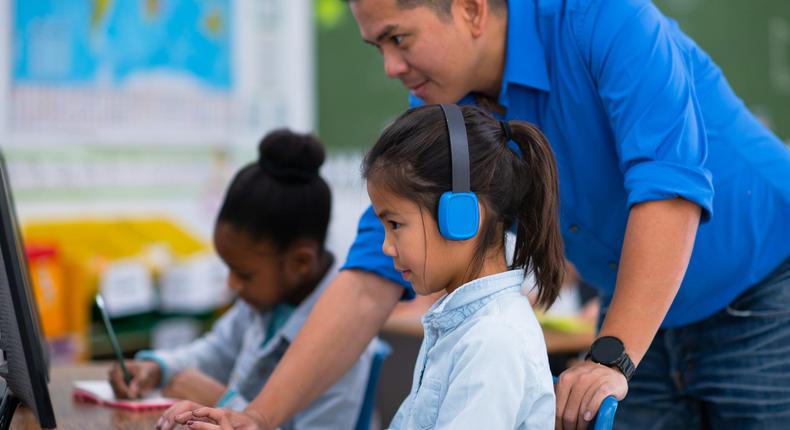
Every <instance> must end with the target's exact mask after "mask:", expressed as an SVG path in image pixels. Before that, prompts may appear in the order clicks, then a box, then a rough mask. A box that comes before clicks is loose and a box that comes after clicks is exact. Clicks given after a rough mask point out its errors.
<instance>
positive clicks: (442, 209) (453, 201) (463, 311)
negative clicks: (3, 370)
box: [362, 105, 564, 429]
mask: <svg viewBox="0 0 790 430" xmlns="http://www.w3.org/2000/svg"><path fill="white" fill-rule="evenodd" d="M513 143H515V145H516V148H511V147H510V145H512V144H513ZM362 170H363V176H364V177H365V178H366V179H367V187H368V194H369V195H370V199H371V201H372V203H373V209H374V211H375V212H376V215H377V216H378V217H379V219H380V220H381V222H382V224H383V225H384V228H385V232H386V233H385V239H384V243H383V245H382V249H383V251H384V253H385V254H387V255H389V256H391V257H392V258H393V263H394V265H395V268H396V269H397V270H398V271H399V272H401V275H402V276H403V278H404V279H406V280H408V281H409V282H411V284H412V286H413V287H414V290H415V291H416V292H417V294H431V293H434V292H437V291H442V290H443V291H446V293H447V295H446V296H444V297H443V298H441V299H439V301H437V302H436V303H435V304H434V305H433V306H432V307H431V309H430V310H429V311H428V312H427V313H426V314H425V316H424V317H423V325H424V330H425V337H424V340H423V344H422V347H421V349H420V353H419V355H418V358H417V363H416V365H415V370H414V379H413V385H412V389H411V393H410V394H409V396H408V397H407V398H406V400H405V401H404V402H403V404H402V405H401V407H400V409H399V410H398V413H397V414H396V416H395V418H394V420H393V422H392V424H391V426H390V427H391V428H393V429H423V428H434V427H441V428H452V429H466V428H469V429H479V428H496V429H523V428H553V427H554V410H555V404H554V402H555V400H554V390H553V386H552V377H551V373H550V370H549V365H548V361H547V354H546V346H545V343H544V340H543V335H542V332H541V329H540V326H539V325H538V322H537V320H536V318H535V315H534V313H533V311H532V307H531V305H530V302H529V300H528V299H527V297H525V296H524V295H523V294H522V293H523V292H522V283H523V281H524V277H525V273H526V272H525V271H527V270H532V271H533V272H534V275H535V279H536V281H537V290H538V291H537V298H538V304H539V305H542V306H549V305H550V304H551V303H552V302H553V301H554V299H555V298H556V296H557V293H558V291H559V288H560V283H561V278H562V273H563V262H564V260H563V247H562V239H561V236H560V230H559V225H558V222H559V221H558V191H557V190H558V186H557V169H556V166H555V162H554V157H553V155H552V152H551V149H550V147H549V144H548V142H547V141H546V139H545V138H544V137H543V135H542V134H541V133H540V132H539V131H538V130H537V128H535V127H533V126H532V125H530V124H528V123H526V122H522V121H510V122H500V121H497V120H495V119H494V118H493V117H492V116H491V115H489V114H488V113H486V112H485V111H483V110H481V109H478V108H476V107H473V106H464V107H460V108H459V107H458V106H456V105H431V106H423V107H419V108H415V109H411V110H409V111H407V112H406V113H404V114H403V115H401V116H400V117H399V118H398V119H397V120H395V122H394V123H393V124H392V125H390V126H389V127H387V129H386V130H385V131H384V132H383V134H382V135H381V137H380V138H379V139H378V142H377V143H376V145H375V146H374V147H373V148H372V149H371V150H370V152H369V153H368V154H367V156H366V157H365V160H364V162H363V169H362ZM511 227H515V231H516V249H515V255H514V256H513V257H512V263H510V264H509V265H508V263H507V259H506V253H505V243H504V240H505V232H506V231H507V230H508V229H509V228H511Z"/></svg>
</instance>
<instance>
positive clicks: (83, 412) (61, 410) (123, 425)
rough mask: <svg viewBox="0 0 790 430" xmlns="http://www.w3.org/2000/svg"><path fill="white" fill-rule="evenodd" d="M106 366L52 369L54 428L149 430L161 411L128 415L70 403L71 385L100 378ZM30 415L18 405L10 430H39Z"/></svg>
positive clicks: (82, 365)
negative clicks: (81, 380)
mask: <svg viewBox="0 0 790 430" xmlns="http://www.w3.org/2000/svg"><path fill="white" fill-rule="evenodd" d="M108 369H109V364H96V363H91V364H79V365H77V364H75V365H60V366H53V367H52V369H51V371H50V384H49V392H50V395H51V396H52V407H53V408H54V409H55V419H56V420H57V423H58V429H59V430H60V429H64V430H72V429H73V430H88V429H149V430H150V429H153V428H154V424H155V423H156V421H157V420H158V419H159V417H160V416H161V415H162V411H161V410H160V411H147V412H132V411H125V410H120V409H115V408H108V407H105V406H99V405H94V404H91V403H83V402H77V401H74V400H72V397H71V395H72V394H71V392H72V382H73V381H75V380H77V379H103V378H106V377H107V370H108ZM40 428H41V427H39V425H38V421H37V420H36V418H35V417H34V416H33V412H32V411H31V410H30V409H28V408H26V407H24V406H20V407H19V408H18V409H17V411H16V413H15V414H14V419H13V420H12V421H11V429H12V430H27V429H40Z"/></svg>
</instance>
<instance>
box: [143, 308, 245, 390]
mask: <svg viewBox="0 0 790 430" xmlns="http://www.w3.org/2000/svg"><path fill="white" fill-rule="evenodd" d="M251 321H252V311H251V309H250V308H249V307H248V306H247V305H246V304H244V302H242V301H237V302H236V304H234V305H233V307H232V308H231V309H230V310H228V311H227V312H226V313H225V314H224V315H223V316H222V317H221V318H220V319H219V320H217V322H216V323H214V325H213V326H212V327H211V331H209V332H208V333H206V334H205V335H204V336H203V337H201V338H199V339H197V340H195V341H193V342H190V343H189V344H187V345H183V346H180V347H176V348H174V349H159V350H155V351H141V352H139V353H138V354H137V356H136V357H135V358H137V359H141V360H153V361H156V362H157V363H159V366H160V368H161V373H162V376H161V382H160V383H161V385H167V383H168V382H169V381H170V378H172V377H173V376H175V375H176V374H177V373H179V372H181V371H182V370H184V369H188V368H195V369H198V370H200V371H201V372H203V373H205V374H207V375H208V376H211V377H212V378H214V379H216V380H218V381H220V382H227V380H228V379H229V377H230V372H231V370H232V369H233V364H234V363H235V361H236V356H237V355H238V352H239V350H240V349H241V345H242V341H243V336H244V333H245V332H246V329H247V327H248V326H249V324H250V322H251Z"/></svg>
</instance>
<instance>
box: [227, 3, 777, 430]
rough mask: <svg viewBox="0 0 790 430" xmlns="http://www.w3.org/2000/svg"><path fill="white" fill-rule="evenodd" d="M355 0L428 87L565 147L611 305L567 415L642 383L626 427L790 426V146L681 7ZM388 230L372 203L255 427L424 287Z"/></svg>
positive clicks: (344, 363) (565, 404)
mask: <svg viewBox="0 0 790 430" xmlns="http://www.w3.org/2000/svg"><path fill="white" fill-rule="evenodd" d="M350 4H351V9H352V12H353V13H354V16H355V18H356V20H357V23H358V25H359V28H360V33H361V35H362V38H363V39H364V40H365V41H366V42H368V43H370V44H372V45H373V46H375V47H376V48H377V49H378V50H379V52H380V53H381V55H382V56H383V59H384V68H385V72H386V73H387V75H388V76H390V77H392V78H396V79H399V80H401V82H402V83H403V84H404V85H405V86H406V87H407V88H409V90H410V92H411V94H412V104H419V103H423V102H425V103H440V102H442V103H447V102H457V101H461V102H462V103H468V102H476V103H479V104H481V105H483V106H486V107H488V108H490V109H491V110H492V112H494V113H495V114H496V115H498V116H499V117H500V118H503V119H522V120H528V121H531V122H533V123H535V124H537V125H538V126H539V127H540V128H541V129H542V130H543V132H544V133H545V134H546V135H547V136H548V138H549V140H550V142H551V144H552V147H553V148H554V150H555V154H556V158H557V163H558V168H559V173H560V195H561V214H560V217H561V225H562V227H563V235H564V239H565V242H566V249H567V256H568V259H569V260H570V261H572V262H573V263H574V264H575V265H576V267H577V269H578V270H579V272H580V273H581V275H582V276H583V277H584V278H585V280H587V281H589V282H591V283H592V284H594V285H596V286H597V287H598V288H600V289H601V291H602V293H603V297H604V303H605V304H606V307H607V310H606V317H605V319H604V321H603V324H602V327H601V330H600V337H601V338H603V339H604V340H603V341H600V342H599V341H596V343H595V344H594V345H593V347H592V350H591V353H592V356H591V360H587V361H585V362H583V363H581V364H579V365H577V366H574V367H572V368H571V369H569V370H568V371H566V372H565V373H563V374H562V375H561V377H560V382H559V384H558V386H557V427H558V428H577V425H578V426H579V427H583V424H584V422H585V421H588V420H589V419H590V418H591V416H592V415H593V414H594V413H595V411H596V410H597V408H598V405H599V404H600V402H601V401H602V399H603V398H604V397H605V396H607V395H609V394H614V395H615V396H616V397H617V398H618V399H624V398H625V395H626V393H628V397H627V398H625V400H624V402H623V403H622V406H621V408H620V410H618V413H617V419H618V425H620V424H623V425H626V426H629V427H630V426H633V427H636V426H650V428H688V427H689V426H691V427H695V426H702V425H710V426H714V427H721V428H751V427H760V428H766V427H767V428H777V427H780V426H781V425H782V424H784V423H783V422H782V420H784V419H786V418H784V417H786V416H788V414H790V390H788V388H787V387H788V386H790V364H788V363H787V360H786V359H785V358H784V356H785V354H784V353H782V351H783V350H787V349H788V348H790V311H788V309H790V263H788V262H787V260H788V257H790V221H788V220H790V152H788V150H787V148H786V147H785V146H784V145H783V144H782V142H780V141H779V140H778V139H777V138H776V136H774V135H773V134H772V133H771V132H770V131H769V130H767V129H766V128H765V127H764V126H763V125H761V124H760V123H759V122H758V121H757V120H756V119H755V117H754V116H753V115H752V114H751V113H750V112H749V111H748V110H747V109H746V107H745V106H744V104H743V102H742V101H741V100H740V99H738V97H737V96H736V95H735V94H734V93H733V91H732V89H731V88H730V87H729V84H728V83H727V81H726V80H725V78H724V76H723V75H722V73H721V71H720V70H719V68H718V67H717V66H716V65H715V64H714V63H713V62H712V60H711V59H710V58H709V57H708V56H707V54H706V53H705V52H703V51H702V50H701V49H700V48H699V47H698V46H697V45H696V44H695V43H694V42H693V41H692V40H691V39H690V38H688V37H687V36H686V35H685V34H684V33H682V31H681V30H680V29H679V28H678V27H677V25H676V24H675V23H674V22H673V21H671V20H669V19H667V18H666V17H664V16H663V15H662V14H661V13H660V12H659V11H658V10H657V9H656V8H655V7H654V6H653V5H652V4H651V3H650V2H649V1H647V0H622V1H608V0H565V1H559V0H556V1H549V0H546V1H538V0H519V1H512V0H511V1H509V2H507V3H506V2H505V0H351V1H350ZM382 239H383V231H382V230H381V227H380V225H379V222H378V221H377V220H376V219H375V215H373V214H372V212H370V211H368V212H366V213H365V214H364V215H363V217H362V219H361V220H360V224H359V232H358V236H357V239H356V242H355V244H354V245H353V247H352V249H351V251H350V253H349V257H348V261H347V262H346V265H345V269H346V270H344V271H343V272H342V273H341V274H340V275H339V276H338V278H337V279H336V280H335V282H333V284H332V285H330V287H329V289H328V291H327V293H326V294H325V295H324V296H323V297H322V299H321V301H320V302H319V303H318V304H317V305H316V310H315V311H314V312H313V314H312V315H311V317H310V319H309V320H308V322H307V323H306V324H305V328H304V329H303V331H302V334H300V336H299V338H297V339H296V341H295V342H294V344H293V345H292V347H291V350H290V351H289V352H288V354H287V355H286V356H285V358H284V359H283V361H282V362H281V364H280V368H279V369H278V371H276V372H275V374H274V375H273V376H272V378H271V379H270V381H269V383H268V384H267V386H266V387H264V389H263V391H262V392H261V394H260V395H259V396H258V398H256V400H255V401H254V402H253V403H252V404H251V406H250V408H248V410H247V411H248V412H249V413H250V414H251V416H252V417H254V419H255V420H256V421H257V422H258V424H259V425H261V426H263V427H267V426H273V425H276V424H277V423H279V422H281V421H282V420H283V419H285V418H287V417H288V416H289V414H293V413H294V412H295V410H298V407H299V406H300V405H304V404H306V402H309V400H310V399H311V396H314V395H315V393H317V392H319V390H320V389H322V388H325V387H326V386H328V385H329V384H331V382H332V381H333V380H334V379H336V378H338V377H339V376H340V375H342V372H343V371H344V369H346V368H348V367H349V366H350V364H351V363H352V362H353V359H354V358H356V355H357V354H359V353H360V352H361V350H362V348H363V346H364V345H366V344H367V342H368V341H369V340H370V338H372V337H373V334H374V333H375V331H376V330H377V329H378V327H380V325H381V323H382V322H383V321H384V319H385V318H386V315H387V313H388V312H389V311H390V310H391V308H392V306H394V304H395V301H396V300H397V298H398V297H400V296H409V295H410V294H412V293H411V291H410V290H409V288H408V285H404V287H405V289H404V288H401V289H398V287H397V285H398V284H402V280H401V279H400V278H399V277H398V274H397V272H395V271H394V269H393V267H392V261H391V259H389V258H387V257H385V256H384V255H383V254H382V253H381V250H380V246H381V243H382ZM319 355H320V356H321V357H322V360H321V361H320V363H315V362H314V361H313V358H314V357H316V356H319ZM626 357H627V358H626ZM628 360H630V361H631V362H632V364H633V365H636V366H637V372H636V374H635V376H634V379H633V380H632V381H631V382H630V384H629V383H628V382H627V378H626V375H630V372H631V369H630V368H629V365H628V363H627V361H628ZM593 361H595V362H593ZM599 363H600V364H599ZM601 364H604V365H601ZM767 393H768V394H767ZM234 419H235V420H236V421H235V422H252V419H253V418H250V416H246V417H242V416H234ZM703 423H704V424H703Z"/></svg>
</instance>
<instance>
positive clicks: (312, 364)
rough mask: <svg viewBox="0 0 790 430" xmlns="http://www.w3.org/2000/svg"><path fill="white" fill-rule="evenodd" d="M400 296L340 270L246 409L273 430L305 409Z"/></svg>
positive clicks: (380, 281) (387, 285)
mask: <svg viewBox="0 0 790 430" xmlns="http://www.w3.org/2000/svg"><path fill="white" fill-rule="evenodd" d="M402 293H403V287H401V286H399V285H397V284H395V283H394V282H390V281H387V280H385V279H384V278H382V277H380V276H377V275H373V274H370V273H366V272H361V271H356V270H345V271H341V272H340V273H339V274H338V275H337V276H336V277H335V279H334V280H332V283H331V284H330V285H329V286H328V287H327V289H326V291H325V292H324V293H323V295H322V296H321V298H320V299H319V300H318V302H317V303H316V304H315V307H314V308H313V310H312V312H311V313H310V316H309V317H308V318H307V321H306V322H305V324H304V326H303V327H302V329H301V331H300V332H299V335H298V336H297V337H296V339H295V340H294V342H293V344H291V346H290V347H289V348H288V351H287V352H286V353H285V356H284V357H283V359H282V360H281V361H280V363H279V364H278V365H277V368H276V369H275V371H274V373H273V374H272V376H271V378H269V380H268V382H267V383H266V386H264V388H263V390H262V391H261V393H260V394H258V397H256V398H255V400H253V401H252V403H250V405H249V406H248V407H247V410H248V411H250V412H254V413H255V414H257V415H260V416H262V417H263V418H264V420H265V421H266V422H267V424H268V425H270V426H272V427H273V428H274V427H277V426H279V425H280V424H282V423H283V422H284V421H285V420H287V419H289V418H291V417H292V416H293V415H295V414H296V413H297V412H298V411H300V410H302V409H303V408H305V407H306V406H307V405H309V404H310V402H312V401H313V400H315V399H316V398H317V397H318V396H319V395H320V394H321V393H322V392H324V391H325V390H326V389H327V388H329V387H330V386H331V385H332V384H333V383H334V382H336V381H337V380H338V379H340V377H341V376H343V375H344V374H345V373H346V372H347V371H348V369H350V368H351V366H352V365H353V364H354V363H355V362H356V360H357V359H358V358H359V356H360V355H361V354H362V352H363V351H364V350H365V348H366V347H367V345H368V344H369V343H370V340H371V339H373V337H374V336H375V335H376V333H378V331H379V329H380V328H381V326H382V324H384V321H385V320H386V319H387V317H388V316H389V314H390V312H391V311H392V309H393V307H394V306H395V305H396V304H397V303H398V300H399V299H400V297H401V294H402Z"/></svg>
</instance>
